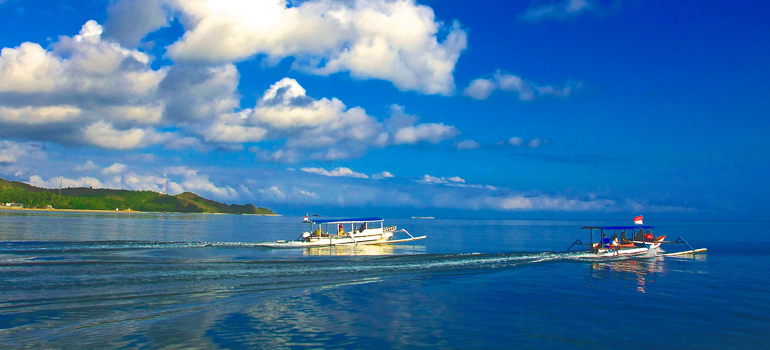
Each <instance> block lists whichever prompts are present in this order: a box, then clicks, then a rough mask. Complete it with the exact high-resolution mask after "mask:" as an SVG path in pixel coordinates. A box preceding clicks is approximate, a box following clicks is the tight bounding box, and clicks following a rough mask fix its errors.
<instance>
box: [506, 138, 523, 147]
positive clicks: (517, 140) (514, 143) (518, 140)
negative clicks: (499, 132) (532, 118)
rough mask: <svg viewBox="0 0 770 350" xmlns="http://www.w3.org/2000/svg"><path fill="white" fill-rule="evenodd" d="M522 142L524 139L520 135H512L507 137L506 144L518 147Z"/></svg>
mask: <svg viewBox="0 0 770 350" xmlns="http://www.w3.org/2000/svg"><path fill="white" fill-rule="evenodd" d="M523 143H524V139H522V138H521V137H518V136H514V137H511V138H510V139H508V144H509V145H511V146H516V147H519V146H521V145H522V144H523Z"/></svg>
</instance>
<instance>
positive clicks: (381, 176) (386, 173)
mask: <svg viewBox="0 0 770 350" xmlns="http://www.w3.org/2000/svg"><path fill="white" fill-rule="evenodd" d="M391 177H396V176H395V175H393V174H391V173H390V172H389V171H383V172H381V173H378V174H374V175H372V179H375V180H382V179H387V178H391Z"/></svg>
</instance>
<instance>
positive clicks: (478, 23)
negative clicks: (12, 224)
mask: <svg viewBox="0 0 770 350" xmlns="http://www.w3.org/2000/svg"><path fill="white" fill-rule="evenodd" d="M768 13H770V3H766V2H761V1H739V2H735V1H717V0H715V1H699V2H684V3H681V2H672V1H663V0H660V1H658V0H650V1H644V0H635V1H624V0H531V1H530V0H521V1H514V0H506V1H498V0H468V1H464V0H456V1H445V0H425V1H414V0H337V1H334V0H306V1H293V0H290V1H286V0H254V1H237V0H143V1H134V0H113V1H106V0H70V1H63V0H35V1H26V0H0V47H2V52H1V53H0V177H2V178H4V179H7V180H14V181H21V182H25V183H29V184H31V185H35V186H40V187H48V188H58V187H59V185H60V183H61V184H62V185H63V186H64V187H88V186H90V187H93V188H116V189H131V190H152V191H162V189H163V184H164V172H165V173H166V174H167V178H168V187H167V191H168V193H170V194H178V193H181V192H184V191H191V192H195V193H197V194H199V195H201V196H204V197H206V198H210V199H214V200H218V201H222V202H226V203H238V204H245V203H253V204H255V205H258V206H264V207H268V208H270V209H273V210H274V211H276V212H277V213H279V214H283V215H298V216H303V215H304V214H305V213H317V214H320V215H325V216H326V215H328V216H352V215H366V216H378V215H379V216H388V217H410V216H435V217H459V218H503V219H504V218H516V219H519V218H521V219H526V218H548V219H561V218H592V219H595V218H608V219H609V218H611V219H620V220H622V219H626V218H627V219H628V220H629V223H630V222H631V219H632V218H633V217H634V216H636V215H644V216H645V218H646V219H647V220H648V222H649V220H653V221H654V220H655V219H660V220H676V219H703V220H709V219H736V220H744V219H757V220H769V219H770V214H768V213H770V202H769V201H767V198H768V197H770V186H768V185H767V181H766V178H767V177H768V174H770V160H769V159H770V157H768V154H770V141H768V136H767V135H769V134H770V89H769V88H768V81H770V65H769V64H768V62H770V24H767V19H766V17H767V14H768Z"/></svg>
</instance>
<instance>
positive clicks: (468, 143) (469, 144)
mask: <svg viewBox="0 0 770 350" xmlns="http://www.w3.org/2000/svg"><path fill="white" fill-rule="evenodd" d="M455 148H457V150H458V151H467V150H472V149H479V148H481V144H479V143H478V142H476V141H473V140H462V141H460V142H458V143H456V144H455Z"/></svg>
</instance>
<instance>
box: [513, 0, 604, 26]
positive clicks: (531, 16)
mask: <svg viewBox="0 0 770 350" xmlns="http://www.w3.org/2000/svg"><path fill="white" fill-rule="evenodd" d="M592 7H593V4H592V3H590V2H589V1H588V0H561V1H558V2H552V3H547V4H541V5H533V6H531V7H529V8H528V9H527V10H526V11H525V12H524V13H522V14H521V15H520V16H519V18H520V19H522V20H525V21H532V22H534V21H539V20H543V19H547V18H566V17H572V16H576V15H577V14H579V13H581V12H584V11H587V10H590V9H591V8H592Z"/></svg>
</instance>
